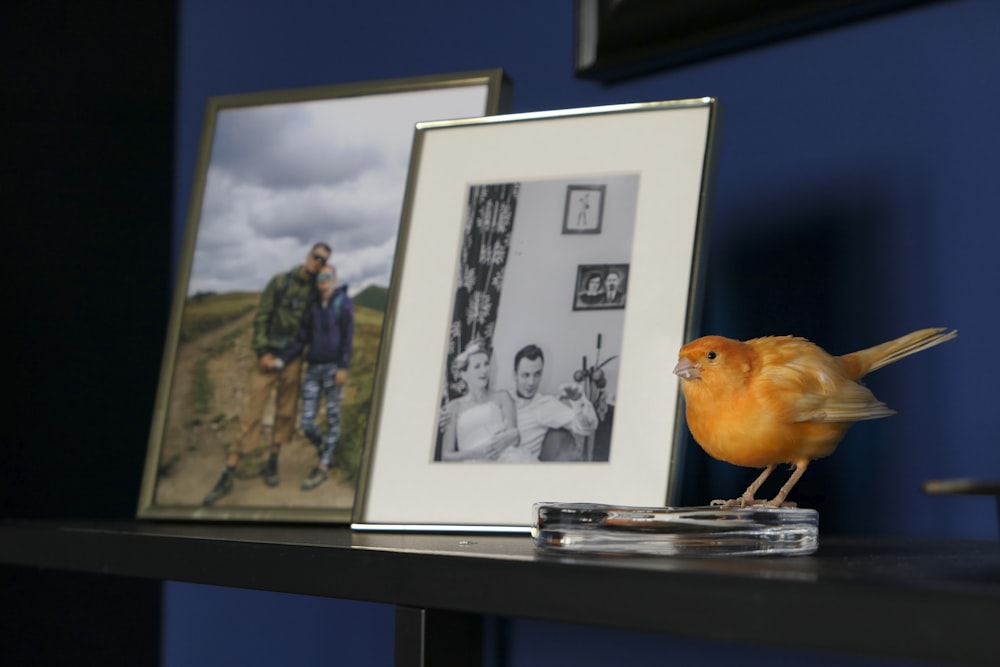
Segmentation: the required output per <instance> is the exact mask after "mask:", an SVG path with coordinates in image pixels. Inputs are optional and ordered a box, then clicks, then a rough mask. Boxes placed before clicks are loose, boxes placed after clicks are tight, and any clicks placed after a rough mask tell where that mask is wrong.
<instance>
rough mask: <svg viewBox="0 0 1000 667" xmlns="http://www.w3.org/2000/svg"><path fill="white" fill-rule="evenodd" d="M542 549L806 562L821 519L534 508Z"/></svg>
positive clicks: (712, 511) (793, 513)
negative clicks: (782, 558) (785, 558)
mask: <svg viewBox="0 0 1000 667" xmlns="http://www.w3.org/2000/svg"><path fill="white" fill-rule="evenodd" d="M533 515H534V520H533V522H532V527H531V537H532V539H533V540H534V542H535V545H536V546H538V547H539V548H541V549H546V550H551V551H559V552H573V553H585V552H589V553H603V554H645V555H653V556H747V555H785V556H802V555H808V554H811V553H813V552H814V551H816V548H817V546H818V540H819V513H818V512H816V510H811V509H800V508H797V507H766V506H756V507H746V508H732V509H721V508H719V507H628V506H616V505H601V504H595V503H536V504H535V505H534V508H533Z"/></svg>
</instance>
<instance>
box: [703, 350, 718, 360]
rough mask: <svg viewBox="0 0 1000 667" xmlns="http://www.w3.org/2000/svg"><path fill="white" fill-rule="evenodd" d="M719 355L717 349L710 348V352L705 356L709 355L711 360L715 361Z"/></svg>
mask: <svg viewBox="0 0 1000 667" xmlns="http://www.w3.org/2000/svg"><path fill="white" fill-rule="evenodd" d="M717 356H719V355H718V353H717V352H716V351H715V350H709V352H708V354H706V355H705V357H707V358H708V360H709V361H715V358H716V357H717Z"/></svg>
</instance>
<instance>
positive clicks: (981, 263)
mask: <svg viewBox="0 0 1000 667" xmlns="http://www.w3.org/2000/svg"><path fill="white" fill-rule="evenodd" d="M180 20H181V24H180V35H181V47H180V54H181V62H180V66H179V72H180V81H179V87H178V105H179V106H178V109H177V112H178V146H177V160H176V165H177V167H176V169H177V178H176V183H177V197H176V221H177V227H176V235H175V237H176V243H177V246H175V247H179V243H180V237H181V233H182V229H183V224H184V218H185V214H186V210H187V201H188V197H189V194H190V184H191V182H192V178H193V171H194V165H195V161H196V151H197V142H198V136H199V133H200V129H201V123H202V118H203V111H204V104H205V99H206V97H208V96H210V95H218V94H225V93H240V92H251V91H259V90H268V89H279V88H290V87H298V86H310V85H318V84H328V83H343V82H351V81H364V80H370V79H381V78H391V77H405V76H416V75H424V74H434V73H445V72H454V71H462V70H472V69H483V68H492V67H498V66H499V67H503V68H504V69H505V70H506V71H507V72H508V73H509V74H510V75H511V77H512V79H513V80H514V97H513V110H514V111H517V112H521V111H536V110H544V109H557V108H569V107H579V106H591V105H601V104H612V103H622V102H637V101H647V100H659V99H675V98H682V97H694V96H703V95H712V96H715V97H717V98H718V99H719V100H720V103H721V105H722V108H723V120H722V124H721V128H720V129H721V133H720V137H719V139H720V150H719V155H718V160H717V162H716V166H717V171H716V181H715V185H716V187H715V191H714V195H713V200H712V207H713V217H712V235H711V239H710V244H709V267H708V277H707V280H706V283H705V285H704V289H705V295H706V310H705V316H704V319H703V322H702V330H703V332H705V333H709V332H711V333H720V334H723V335H728V336H733V337H738V338H747V337H752V336H757V335H765V334H784V333H794V334H798V335H804V336H806V337H808V338H810V339H812V340H814V341H816V342H817V343H820V344H821V345H823V346H824V347H826V348H827V349H829V350H830V351H831V352H834V353H843V352H848V351H851V350H853V349H857V348H860V347H864V346H868V345H871V344H874V343H878V342H881V341H882V340H886V339H889V338H892V337H895V336H897V335H900V334H903V333H906V332H908V331H910V330H912V329H916V328H921V327H925V326H949V327H955V328H957V329H959V330H960V337H959V338H958V340H957V341H955V342H952V343H948V344H947V345H946V346H944V347H941V348H938V349H935V350H933V351H931V352H926V353H923V354H921V355H918V356H916V357H913V358H911V359H907V360H906V361H905V362H903V363H900V364H899V365H898V366H893V367H891V368H889V369H885V370H882V371H880V372H878V373H876V374H875V375H873V376H871V377H870V378H869V381H868V384H869V386H870V387H871V388H872V389H873V390H874V391H875V393H876V395H878V396H879V397H880V398H882V399H883V400H884V401H886V402H887V403H888V404H889V405H890V406H891V407H893V408H894V409H896V410H898V411H899V414H898V415H897V416H895V417H893V418H891V419H886V420H881V421H877V422H870V423H865V424H860V425H858V426H856V427H854V429H852V431H851V432H850V434H849V435H848V437H847V439H846V440H845V441H844V442H843V444H842V445H841V447H840V448H839V449H838V451H837V453H836V454H835V455H834V456H833V457H831V458H830V459H827V460H825V461H822V462H818V463H816V464H814V465H813V466H811V467H810V470H809V472H808V473H807V474H806V476H805V477H804V478H803V482H802V483H801V484H800V486H799V487H797V489H796V491H795V492H794V495H795V496H796V499H797V500H799V501H800V503H802V504H805V505H808V506H812V507H816V508H818V509H819V510H820V512H821V517H822V525H823V531H824V533H826V534H833V533H874V534H883V535H914V536H943V537H966V538H985V539H995V538H996V534H997V529H996V517H995V513H994V509H993V503H992V501H991V500H988V499H985V498H939V497H929V496H926V495H924V494H922V493H921V492H920V490H919V486H920V483H921V482H922V481H924V480H926V479H930V478H941V477H965V476H977V477H989V478H993V479H996V478H998V477H1000V442H998V441H997V440H998V438H997V436H996V433H995V429H994V428H993V421H992V417H993V414H994V410H995V409H996V407H995V404H996V401H995V394H996V391H995V389H994V387H995V384H996V383H995V382H993V380H992V379H993V377H996V376H997V375H998V374H1000V356H998V355H997V354H996V353H995V351H994V346H993V336H992V333H993V332H994V331H997V330H1000V321H998V320H1000V317H998V314H997V309H996V307H995V304H996V301H997V299H996V297H995V293H996V289H997V286H1000V262H998V261H997V260H996V258H995V257H996V249H997V247H998V246H1000V243H998V241H1000V224H998V223H1000V199H998V197H997V196H996V194H995V191H996V189H997V186H996V185H995V181H996V180H997V176H998V173H1000V169H998V167H997V156H998V155H1000V131H998V130H997V121H996V118H997V117H998V111H1000V86H998V85H997V73H998V72H1000V46H998V45H997V41H996V26H997V25H1000V3H996V2H994V1H992V0H962V1H956V2H942V3H933V4H929V5H924V6H921V7H917V8H913V9H910V10H906V11H903V12H899V13H895V14H892V15H889V16H884V17H881V18H877V19H873V20H868V21H864V22H861V23H856V24H853V25H850V26H846V27H842V28H838V29H835V30H830V31H826V32H823V33H819V34H815V35H810V36H808V37H803V38H800V39H795V40H789V41H785V42H782V43H779V44H775V45H770V46H767V47H764V48H759V49H755V50H752V51H748V52H743V53H740V54H736V55H733V56H730V57H726V58H721V59H716V60H712V61H709V62H705V63H701V64H697V65H693V66H688V67H685V68H682V69H679V70H674V71H669V72H664V73H660V74H656V75H653V76H648V77H644V78H640V79H636V80H632V81H629V82H626V83H623V84H619V85H615V86H610V87H608V86H602V85H600V84H597V83H593V82H588V81H582V80H577V79H574V77H573V73H572V68H573V63H572V53H573V32H572V30H573V14H572V3H571V2H569V1H568V0H563V1H562V2H529V1H528V0H518V1H516V2H506V3H483V2H468V1H452V0H448V1H441V2H436V3H432V4H428V3H402V2H396V3H379V2H368V3H363V2H362V3H345V2H336V3H315V2H307V1H304V0H283V1H282V2H275V1H273V0H272V1H263V0H260V1H256V2H236V1H235V0H231V1H226V0H198V1H197V2H186V3H183V4H182V14H181V19H180ZM651 146H654V147H655V138H651ZM668 370H669V369H664V372H667V371H668ZM685 451H686V462H685V468H684V486H683V497H682V500H684V501H685V504H701V503H704V502H705V501H706V500H708V499H710V498H713V497H720V496H732V495H733V494H735V493H738V492H739V491H740V490H742V488H743V485H745V484H746V483H747V482H748V481H749V478H750V477H752V475H753V474H754V473H753V472H752V471H743V470H740V469H735V468H732V467H731V466H726V465H724V464H719V463H716V462H714V461H711V460H709V459H708V458H707V457H706V456H705V455H704V454H703V453H701V451H700V450H699V449H698V448H697V447H695V446H693V445H692V444H691V443H690V442H687V443H686V447H685ZM184 588H185V587H181V586H177V585H171V586H170V587H169V589H171V590H173V589H184ZM220 595H222V594H221V593H219V592H217V591H215V590H214V589H197V590H192V591H188V592H187V593H185V594H183V595H181V594H177V593H176V592H172V593H171V595H169V596H168V598H167V605H168V611H169V612H170V613H169V614H168V618H177V617H183V616H184V613H182V611H179V610H183V609H187V608H190V607H197V606H199V605H202V604H217V603H219V601H220V600H221V598H220V597H219V596H220ZM331 605H333V603H332V602H331ZM350 609H354V607H350ZM223 613H224V614H231V615H233V614H239V613H241V609H240V608H235V607H227V608H226V610H225V611H224V612H223ZM329 613H331V614H338V615H340V619H341V620H337V619H334V620H333V621H332V625H333V626H334V627H338V626H339V627H340V631H342V632H347V633H348V634H350V633H352V632H355V630H354V629H352V628H355V626H354V625H353V623H354V620H353V618H351V617H353V616H354V615H355V614H354V613H352V612H350V611H348V612H342V611H339V607H337V609H336V610H334V609H332V608H331V611H330V612H329ZM390 617H391V616H390V615H387V616H386V617H385V618H390ZM279 620H280V619H279ZM385 623H390V621H388V620H387V621H384V623H383V624H385ZM537 627H538V624H531V623H527V622H515V623H514V624H512V626H511V632H510V637H511V640H510V643H509V649H510V650H509V656H508V658H509V664H510V665H515V666H524V665H530V664H538V663H537V662H535V661H533V659H532V658H531V657H530V655H531V654H532V653H533V652H534V649H537V648H538V646H537V642H536V641H535V640H536V639H537V640H538V642H540V641H541V638H542V637H545V636H547V635H548V633H549V631H550V630H551V629H547V630H545V631H541V632H536V629H537ZM188 630H190V628H187V629H184V628H182V627H181V626H179V625H177V624H176V623H175V622H168V624H167V626H166V628H165V632H166V641H167V645H166V649H165V653H166V656H167V657H168V658H169V657H170V656H171V655H176V654H177V653H176V652H175V649H174V648H172V647H174V646H175V645H176V644H183V643H185V642H188V641H190V640H191V637H190V635H189V634H187V633H188ZM560 632H562V630H560ZM565 637H566V638H567V640H566V642H565V644H564V646H563V647H564V649H565V650H566V651H567V655H568V656H569V657H568V658H567V660H571V661H572V664H575V665H588V664H595V665H596V664H602V663H601V661H600V660H599V659H597V658H594V657H593V656H592V655H591V653H590V652H589V651H588V649H587V648H586V644H587V643H589V642H591V641H598V642H600V641H618V639H619V637H620V636H619V635H617V634H613V633H610V632H605V631H599V630H593V629H587V630H583V629H579V630H574V629H569V630H566V631H565ZM533 638H534V639H533ZM572 644H579V645H580V648H569V647H568V646H569V645H572ZM635 645H636V646H637V647H642V648H641V649H637V650H641V652H642V653H643V655H646V656H650V657H648V658H647V661H648V664H653V662H654V661H655V660H657V659H659V658H656V657H655V656H659V655H663V656H666V655H670V653H671V652H672V651H676V650H680V649H679V648H678V647H679V646H680V643H678V642H675V641H673V640H670V639H668V638H645V639H644V640H643V641H639V642H636V644H635ZM684 646H685V647H687V646H690V645H689V644H687V643H684ZM702 649H704V650H708V651H709V655H718V656H719V659H720V660H721V659H723V657H724V655H723V654H724V653H725V647H709V648H707V649H706V648H705V647H700V648H699V650H702ZM719 651H722V653H719ZM726 655H730V657H732V655H731V654H726ZM619 657H620V656H619ZM778 657H780V656H778ZM592 658H594V659H595V660H597V661H596V662H595V661H591V659H592ZM275 659H277V658H275ZM170 664H182V663H181V662H171V663H170ZM183 664H195V663H192V662H185V663H183ZM262 664H263V663H262ZM547 664H559V663H557V662H554V663H547ZM566 664H569V662H567V663H566ZM633 664H646V663H641V662H640V659H639V658H637V660H636V662H635V663H633Z"/></svg>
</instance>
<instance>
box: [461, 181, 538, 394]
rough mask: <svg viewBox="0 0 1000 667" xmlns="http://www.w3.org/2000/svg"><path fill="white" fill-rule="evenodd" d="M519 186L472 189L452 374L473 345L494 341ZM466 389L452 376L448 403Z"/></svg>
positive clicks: (485, 186) (462, 255)
mask: <svg viewBox="0 0 1000 667" xmlns="http://www.w3.org/2000/svg"><path fill="white" fill-rule="evenodd" d="M520 187H521V186H520V184H518V183H507V184H502V185H476V186H473V187H471V188H470V189H469V201H468V205H467V208H466V213H465V235H464V239H463V242H462V254H461V256H460V258H459V263H460V266H459V276H460V280H459V286H458V290H457V292H456V294H455V310H454V312H453V313H452V322H451V332H450V340H449V345H448V368H449V369H451V368H452V362H453V361H454V359H455V356H456V355H457V354H459V353H460V352H461V351H462V350H464V349H465V347H466V345H468V344H469V342H470V341H473V340H476V339H485V340H491V339H492V338H493V329H494V328H495V327H496V317H497V306H498V305H499V303H500V290H501V288H502V287H503V275H504V267H505V266H506V265H507V254H508V252H509V251H510V235H511V230H512V229H513V227H514V209H515V208H516V207H517V194H518V191H519V190H520ZM463 390H464V387H463V386H462V384H461V382H459V381H458V378H456V377H455V376H454V375H452V374H451V373H450V371H449V378H448V398H456V397H458V396H460V395H461V393H462V391H463Z"/></svg>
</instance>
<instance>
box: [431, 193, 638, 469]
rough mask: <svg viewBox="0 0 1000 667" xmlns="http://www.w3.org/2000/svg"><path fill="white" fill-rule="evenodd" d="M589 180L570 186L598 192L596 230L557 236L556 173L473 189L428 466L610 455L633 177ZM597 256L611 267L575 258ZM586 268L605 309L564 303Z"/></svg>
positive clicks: (604, 457)
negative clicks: (600, 212) (600, 213)
mask: <svg viewBox="0 0 1000 667" xmlns="http://www.w3.org/2000/svg"><path fill="white" fill-rule="evenodd" d="M577 179H579V177H577ZM587 180H592V181H593V182H594V184H593V185H586V186H581V185H573V186H569V187H570V189H571V190H573V189H575V190H577V191H587V192H591V191H593V192H600V193H601V195H600V202H601V204H602V207H603V208H604V209H605V211H604V216H605V224H604V232H603V233H602V234H601V235H600V236H590V237H585V236H581V237H568V236H565V235H562V234H558V233H554V232H553V227H552V225H551V224H550V223H551V221H552V219H553V215H552V214H553V212H555V213H556V215H558V211H559V206H560V204H561V203H562V200H563V193H564V192H565V191H566V189H567V184H566V181H565V180H563V179H558V180H546V181H523V182H515V183H497V184H483V185H472V186H470V187H469V189H468V192H467V196H466V200H465V201H464V202H463V204H464V216H465V217H464V220H463V233H462V246H461V251H460V253H459V263H458V266H457V267H456V270H455V281H456V282H455V289H454V307H453V310H452V320H451V325H450V327H449V340H448V354H447V368H446V369H445V373H444V379H443V382H442V385H443V389H442V395H441V402H442V411H441V419H440V422H439V428H438V437H437V439H436V442H435V443H434V460H435V461H442V462H453V461H464V462H479V463H515V464H523V463H539V462H549V461H559V462H602V461H607V460H608V457H609V454H610V452H609V446H610V436H611V430H612V427H613V415H614V402H615V395H616V391H617V384H618V372H617V371H618V365H617V361H618V357H619V354H620V350H621V340H622V326H623V323H624V316H623V313H622V312H621V311H622V310H623V309H624V307H625V301H624V289H623V288H624V286H625V279H626V277H627V274H628V261H629V256H630V249H631V247H632V236H633V230H634V228H635V209H636V197H637V194H638V187H639V176H638V174H615V175H613V176H600V175H596V176H592V177H590V178H588V179H587ZM576 182H577V181H574V183H576ZM605 199H606V201H605ZM595 203H596V200H595ZM598 256H600V257H602V258H605V259H607V258H609V257H610V258H613V259H615V260H617V262H616V263H608V262H604V263H601V264H591V263H588V264H580V263H579V262H581V261H592V260H593V258H594V257H598ZM584 268H589V269H590V270H592V271H593V273H594V275H595V276H596V278H597V279H599V281H600V284H599V287H600V290H599V292H600V294H599V296H600V299H601V303H600V304H596V303H595V304H594V305H593V306H592V308H591V309H593V310H595V311H596V310H608V311H611V312H603V313H582V312H579V311H581V310H583V308H579V307H577V304H576V303H575V302H574V303H573V304H569V303H567V301H566V299H565V294H566V293H567V292H575V291H576V289H577V286H578V285H579V284H580V282H581V278H580V271H581V270H582V269H584ZM595 284H596V281H595ZM615 311H617V312H615Z"/></svg>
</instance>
